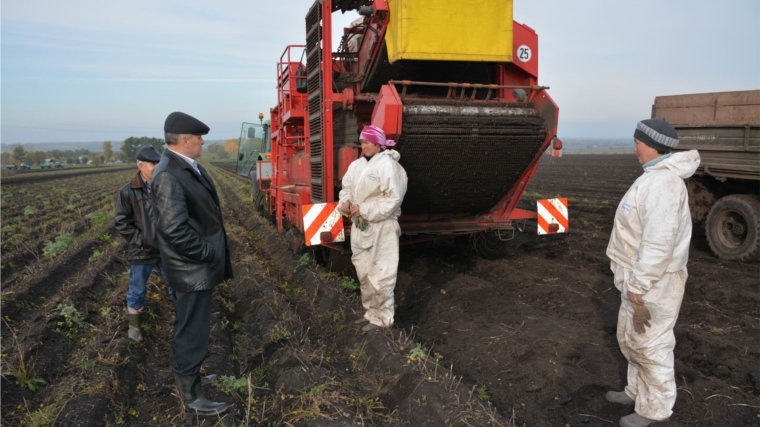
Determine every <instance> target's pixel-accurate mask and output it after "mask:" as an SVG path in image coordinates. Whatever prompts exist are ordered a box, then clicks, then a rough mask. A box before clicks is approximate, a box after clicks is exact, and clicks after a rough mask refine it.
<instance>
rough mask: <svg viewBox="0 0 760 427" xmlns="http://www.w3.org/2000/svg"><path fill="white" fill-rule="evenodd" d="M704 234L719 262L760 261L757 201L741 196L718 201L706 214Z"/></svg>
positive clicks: (750, 197) (731, 196) (759, 221)
mask: <svg viewBox="0 0 760 427" xmlns="http://www.w3.org/2000/svg"><path fill="white" fill-rule="evenodd" d="M705 234H707V243H708V244H709V245H710V249H712V251H713V253H714V254H715V255H716V256H717V257H718V258H720V259H723V260H727V261H744V262H752V261H758V260H760V201H758V200H757V198H755V197H753V196H749V195H743V194H732V195H730V196H726V197H723V198H721V199H719V200H718V201H717V202H715V204H714V205H713V206H712V208H710V212H709V213H708V214H707V221H706V223H705Z"/></svg>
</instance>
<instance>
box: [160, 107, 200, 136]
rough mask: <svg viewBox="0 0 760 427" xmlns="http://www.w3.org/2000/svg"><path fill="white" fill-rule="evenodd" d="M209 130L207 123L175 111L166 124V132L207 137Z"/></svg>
mask: <svg viewBox="0 0 760 427" xmlns="http://www.w3.org/2000/svg"><path fill="white" fill-rule="evenodd" d="M209 130H211V129H209V127H208V126H206V124H205V123H203V122H202V121H200V120H198V119H196V118H195V117H193V116H191V115H188V114H185V113H180V112H179V111H175V112H173V113H171V114H169V117H167V118H166V122H164V132H166V133H176V134H190V135H206V134H207V133H208V131H209Z"/></svg>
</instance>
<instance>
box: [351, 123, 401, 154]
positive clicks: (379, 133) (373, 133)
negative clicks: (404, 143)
mask: <svg viewBox="0 0 760 427" xmlns="http://www.w3.org/2000/svg"><path fill="white" fill-rule="evenodd" d="M359 139H363V140H365V141H369V142H371V143H373V144H375V145H379V146H380V147H381V148H382V149H383V150H385V149H386V148H388V147H394V146H396V141H394V140H392V139H385V132H383V130H382V129H380V128H379V127H377V126H374V125H367V126H364V129H362V133H361V135H359Z"/></svg>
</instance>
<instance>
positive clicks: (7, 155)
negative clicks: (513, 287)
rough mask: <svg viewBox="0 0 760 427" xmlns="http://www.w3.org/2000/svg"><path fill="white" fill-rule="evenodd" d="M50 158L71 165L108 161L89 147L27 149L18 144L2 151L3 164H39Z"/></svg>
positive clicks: (52, 160)
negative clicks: (10, 149)
mask: <svg viewBox="0 0 760 427" xmlns="http://www.w3.org/2000/svg"><path fill="white" fill-rule="evenodd" d="M48 160H50V161H51V162H60V163H66V164H69V165H71V164H76V163H80V162H81V163H87V162H89V161H90V160H92V161H93V163H98V164H99V163H103V162H105V161H106V159H105V158H103V156H102V155H98V153H92V152H90V150H87V149H78V150H47V151H42V150H38V151H34V150H25V149H24V146H23V145H21V144H18V145H16V146H14V147H13V150H12V151H10V152H3V153H2V163H3V164H10V163H15V164H16V165H19V164H21V163H26V164H28V165H39V164H41V163H45V162H46V161H48Z"/></svg>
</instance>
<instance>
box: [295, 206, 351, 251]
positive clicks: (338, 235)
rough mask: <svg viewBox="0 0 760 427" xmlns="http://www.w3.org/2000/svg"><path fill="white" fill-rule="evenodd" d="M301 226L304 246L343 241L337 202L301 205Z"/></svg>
mask: <svg viewBox="0 0 760 427" xmlns="http://www.w3.org/2000/svg"><path fill="white" fill-rule="evenodd" d="M303 228H304V230H305V232H304V234H305V240H306V246H312V245H321V244H323V243H333V242H343V241H345V240H346V233H345V232H344V231H343V217H342V216H341V214H340V211H339V210H338V203H316V204H313V205H304V206H303Z"/></svg>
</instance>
